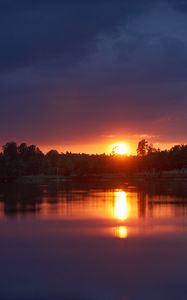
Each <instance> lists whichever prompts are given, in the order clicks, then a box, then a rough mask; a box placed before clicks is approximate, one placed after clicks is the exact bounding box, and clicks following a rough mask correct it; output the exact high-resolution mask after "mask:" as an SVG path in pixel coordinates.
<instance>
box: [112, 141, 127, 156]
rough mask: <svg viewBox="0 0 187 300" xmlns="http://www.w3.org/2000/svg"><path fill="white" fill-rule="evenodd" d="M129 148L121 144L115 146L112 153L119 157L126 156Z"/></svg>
mask: <svg viewBox="0 0 187 300" xmlns="http://www.w3.org/2000/svg"><path fill="white" fill-rule="evenodd" d="M128 152H129V147H128V146H127V144H125V143H123V142H120V143H116V144H114V145H113V148H112V153H113V154H117V155H125V154H128Z"/></svg>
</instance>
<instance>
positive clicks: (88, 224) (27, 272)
mask: <svg viewBox="0 0 187 300" xmlns="http://www.w3.org/2000/svg"><path fill="white" fill-rule="evenodd" d="M0 299H2V300H15V299H20V300H22V299H24V300H26V299H28V300H44V299H46V300H48V299H52V300H60V299H64V300H66V299H67V300H75V299H78V300H80V299H82V300H95V299H98V300H100V299H101V300H105V299H106V300H108V299H109V300H110V299H111V300H113V299H114V300H115V299H117V300H118V299H119V300H141V299H142V300H162V299H167V300H170V299H171V300H172V299H176V300H180V299H182V300H183V299H184V300H186V299H187V183H185V182H179V183H177V182H165V183H164V182H162V183H151V184H145V183H144V184H132V183H123V184H119V185H118V184H110V185H109V184H108V185H107V186H106V185H103V184H102V186H99V185H94V184H93V185H90V184H89V186H88V185H86V184H85V185H76V186H65V185H63V184H49V185H5V186H1V187H0Z"/></svg>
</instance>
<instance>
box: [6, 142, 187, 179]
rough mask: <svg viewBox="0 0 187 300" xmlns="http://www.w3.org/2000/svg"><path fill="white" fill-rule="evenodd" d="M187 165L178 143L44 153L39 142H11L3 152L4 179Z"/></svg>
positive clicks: (184, 147) (186, 156)
mask: <svg viewBox="0 0 187 300" xmlns="http://www.w3.org/2000/svg"><path fill="white" fill-rule="evenodd" d="M185 168H187V145H175V146H173V147H172V148H171V149H169V150H160V149H156V148H154V146H153V145H152V144H149V143H148V142H147V141H146V140H141V141H140V142H139V143H138V146H137V155H130V156H125V155H116V154H114V153H113V154H110V155H106V154H99V155H98V154H92V155H90V154H84V153H82V154H81V153H71V152H66V153H59V152H58V151H57V150H50V151H49V152H47V153H46V154H44V153H43V152H42V151H41V150H40V149H39V148H38V147H37V146H36V145H27V144H26V143H21V144H19V145H18V144H17V143H16V142H8V143H6V144H5V145H3V146H2V152H1V153H0V178H3V177H9V178H17V177H20V176H35V175H58V176H70V175H76V176H82V175H89V174H90V175H93V174H96V175H97V174H98V175H99V174H112V173H124V172H129V173H131V172H142V171H148V172H159V171H166V170H175V169H185Z"/></svg>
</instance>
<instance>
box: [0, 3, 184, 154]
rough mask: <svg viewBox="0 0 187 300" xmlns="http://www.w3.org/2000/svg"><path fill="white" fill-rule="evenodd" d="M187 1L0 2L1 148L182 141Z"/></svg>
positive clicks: (95, 148) (87, 148)
mask: <svg viewBox="0 0 187 300" xmlns="http://www.w3.org/2000/svg"><path fill="white" fill-rule="evenodd" d="M186 96H187V1H184V0H161V1H156V0H155V1H151V0H141V1H139V0H126V1H125V0H115V1H114V0H27V1H25V0H0V144H1V145H2V144H4V143H5V142H8V141H12V140H14V141H17V142H18V143H19V142H23V141H24V142H27V143H34V144H37V145H39V146H40V148H41V149H42V150H44V151H47V150H48V149H50V148H57V149H58V150H60V151H63V152H65V151H74V152H88V153H96V152H97V153H102V152H107V151H109V146H110V145H112V144H113V143H115V142H117V141H126V142H127V143H128V144H129V146H130V149H131V151H132V152H133V151H135V148H136V144H137V142H138V141H139V140H140V139H142V138H146V139H147V140H148V141H149V142H152V143H153V144H154V145H155V146H159V147H160V148H166V147H170V146H171V145H173V144H181V143H186V141H187V131H186V128H187V115H186V111H187V100H186Z"/></svg>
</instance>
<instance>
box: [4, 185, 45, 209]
mask: <svg viewBox="0 0 187 300" xmlns="http://www.w3.org/2000/svg"><path fill="white" fill-rule="evenodd" d="M42 196H43V189H42V188H41V186H34V187H33V186H32V185H30V186H27V185H22V186H20V185H6V186H3V188H2V187H1V196H0V201H1V202H2V203H3V204H4V205H3V206H4V213H5V214H6V215H16V214H19V213H20V214H21V213H35V212H37V211H38V204H39V203H41V201H42Z"/></svg>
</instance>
